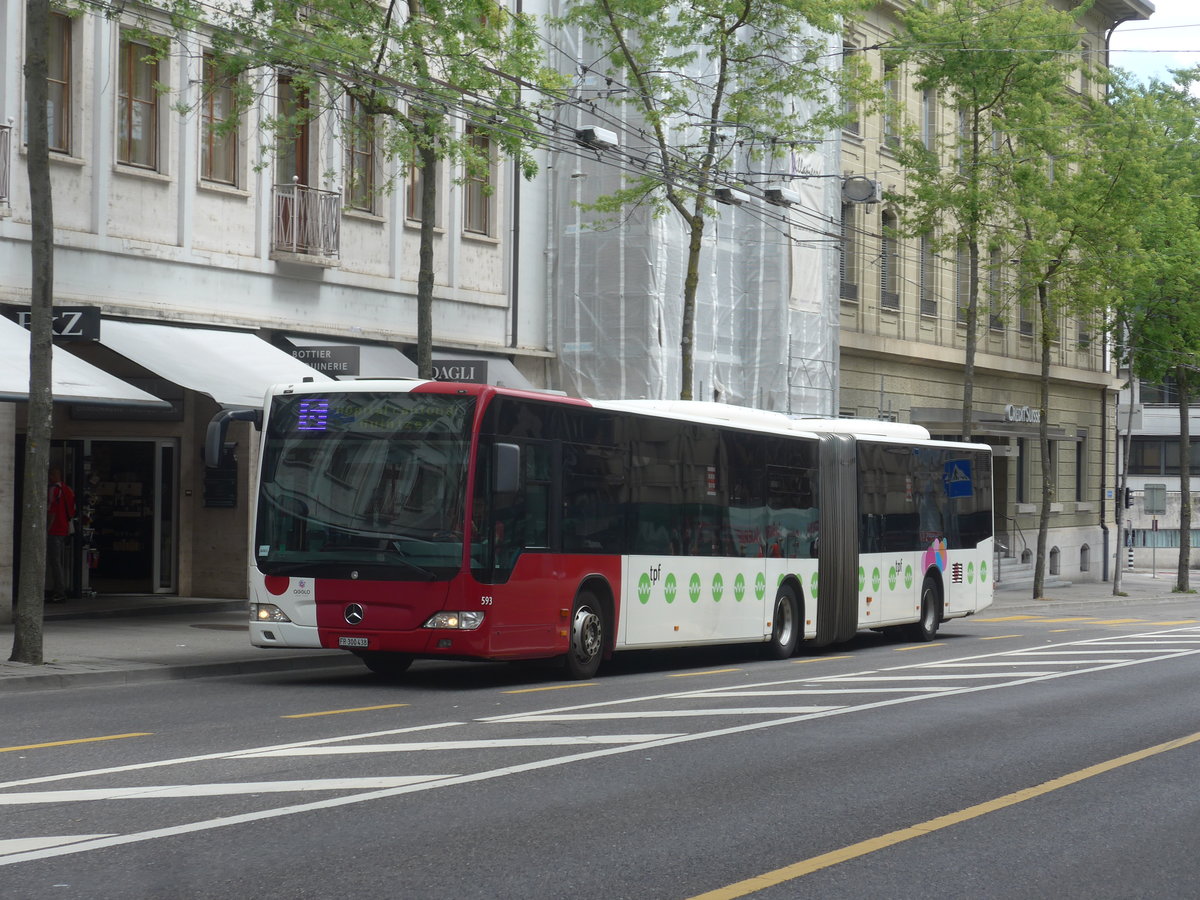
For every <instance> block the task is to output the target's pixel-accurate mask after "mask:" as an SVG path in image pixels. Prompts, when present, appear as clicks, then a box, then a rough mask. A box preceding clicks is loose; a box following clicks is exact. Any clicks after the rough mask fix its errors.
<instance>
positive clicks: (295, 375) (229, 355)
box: [100, 319, 332, 407]
mask: <svg viewBox="0 0 1200 900" xmlns="http://www.w3.org/2000/svg"><path fill="white" fill-rule="evenodd" d="M100 343H102V344H103V345H104V346H106V347H108V348H109V349H111V350H115V351H116V352H117V353H120V354H121V355H122V356H124V357H127V358H128V359H131V360H133V361H134V362H135V363H137V364H138V365H140V366H142V367H144V368H146V369H149V370H150V371H151V372H153V373H154V374H156V375H160V376H161V377H163V378H165V379H167V381H173V382H174V383H175V384H178V385H182V386H183V387H185V388H189V389H191V390H193V391H199V392H200V393H202V394H207V395H208V396H210V397H212V398H213V399H214V400H216V401H217V403H219V404H221V405H222V406H241V407H247V406H250V407H253V406H261V405H262V402H263V397H264V395H265V394H266V392H267V388H268V387H270V386H271V385H273V384H293V383H298V382H301V381H304V380H305V379H306V378H307V379H310V380H312V381H331V380H332V379H330V378H329V377H328V376H326V375H322V374H321V373H320V372H318V371H316V370H315V369H312V368H310V367H309V366H306V365H305V364H304V363H302V362H300V360H298V359H293V358H292V357H291V356H289V355H288V354H287V353H284V352H283V351H282V350H280V349H279V348H278V347H273V346H271V345H270V344H268V343H267V342H266V341H264V340H261V339H260V338H258V337H256V336H255V335H253V334H250V333H248V332H245V331H216V330H213V329H209V328H185V327H183V326H180V325H157V324H151V323H149V322H126V321H123V320H119V319H105V320H104V322H103V324H102V325H101V327H100Z"/></svg>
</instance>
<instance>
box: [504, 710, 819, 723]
mask: <svg viewBox="0 0 1200 900" xmlns="http://www.w3.org/2000/svg"><path fill="white" fill-rule="evenodd" d="M841 708H842V707H840V706H754V707H741V708H738V709H663V710H651V709H631V710H627V711H625V712H613V713H602V712H593V713H585V712H580V713H549V714H544V713H536V712H535V713H525V714H524V715H518V716H513V717H512V718H509V719H505V721H506V722H583V721H589V720H591V719H607V720H612V719H687V718H695V717H697V716H795V715H807V714H809V713H819V712H829V711H830V710H833V709H841Z"/></svg>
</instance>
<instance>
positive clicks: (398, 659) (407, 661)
mask: <svg viewBox="0 0 1200 900" xmlns="http://www.w3.org/2000/svg"><path fill="white" fill-rule="evenodd" d="M357 655H358V658H359V659H361V660H362V661H363V665H365V666H366V667H367V668H368V669H370V670H371V671H372V672H374V673H375V674H376V675H379V676H380V677H381V678H398V677H399V676H401V675H403V674H404V673H405V672H407V671H408V667H409V666H411V665H412V662H413V658H412V655H411V654H409V653H386V652H384V651H381V650H364V651H363V652H362V653H359V654H357Z"/></svg>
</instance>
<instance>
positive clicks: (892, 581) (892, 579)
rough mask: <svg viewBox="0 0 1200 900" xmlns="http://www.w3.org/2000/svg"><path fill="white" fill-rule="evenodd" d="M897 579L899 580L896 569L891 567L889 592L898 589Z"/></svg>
mask: <svg viewBox="0 0 1200 900" xmlns="http://www.w3.org/2000/svg"><path fill="white" fill-rule="evenodd" d="M896 578H897V572H896V567H895V566H891V567H890V568H889V569H888V590H889V591H894V590H895V589H896Z"/></svg>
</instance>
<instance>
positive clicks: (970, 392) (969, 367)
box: [961, 232, 979, 441]
mask: <svg viewBox="0 0 1200 900" xmlns="http://www.w3.org/2000/svg"><path fill="white" fill-rule="evenodd" d="M967 252H968V254H970V259H971V274H970V285H969V287H968V290H967V341H966V348H965V351H964V357H965V358H964V360H963V409H962V429H961V434H962V439H963V440H964V441H969V440H971V438H972V436H973V432H974V422H973V421H972V420H973V419H974V417H975V352H976V349H977V347H978V345H979V339H978V335H977V325H978V322H979V240H978V236H977V235H976V234H975V233H974V232H972V233H971V235H970V236H969V237H968V238H967Z"/></svg>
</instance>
